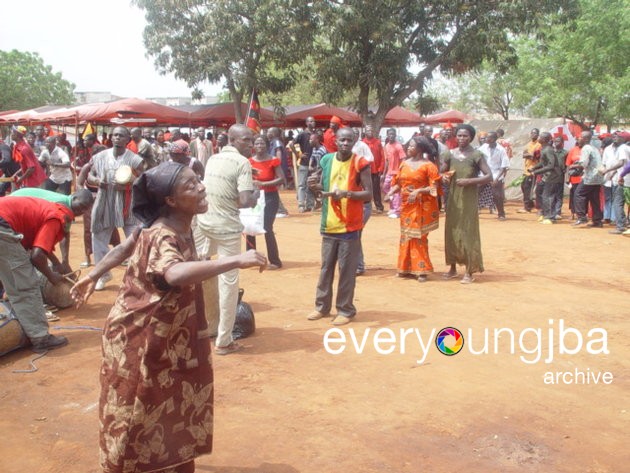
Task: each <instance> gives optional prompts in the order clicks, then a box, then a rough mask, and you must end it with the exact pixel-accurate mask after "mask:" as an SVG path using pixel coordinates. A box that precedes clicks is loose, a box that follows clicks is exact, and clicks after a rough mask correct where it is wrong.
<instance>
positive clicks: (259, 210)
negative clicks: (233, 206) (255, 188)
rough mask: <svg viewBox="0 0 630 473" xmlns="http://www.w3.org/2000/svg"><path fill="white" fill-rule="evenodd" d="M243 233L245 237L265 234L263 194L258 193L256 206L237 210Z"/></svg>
mask: <svg viewBox="0 0 630 473" xmlns="http://www.w3.org/2000/svg"><path fill="white" fill-rule="evenodd" d="M239 212H240V218H241V223H242V224H243V227H244V228H243V233H244V234H245V235H252V236H255V235H262V234H263V233H266V232H265V193H264V192H262V191H261V192H260V197H258V202H256V206H255V207H252V208H249V209H239Z"/></svg>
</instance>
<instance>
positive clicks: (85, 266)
mask: <svg viewBox="0 0 630 473" xmlns="http://www.w3.org/2000/svg"><path fill="white" fill-rule="evenodd" d="M79 266H80V267H81V268H89V267H90V266H92V263H90V262H89V261H83V262H82V263H81V264H80V265H79Z"/></svg>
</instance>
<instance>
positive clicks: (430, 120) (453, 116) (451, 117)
mask: <svg viewBox="0 0 630 473" xmlns="http://www.w3.org/2000/svg"><path fill="white" fill-rule="evenodd" d="M469 120H470V117H469V116H468V115H466V114H465V113H463V112H460V111H459V110H446V111H445V112H440V113H434V114H433V115H427V116H426V117H423V119H422V121H423V122H424V123H427V124H438V123H464V122H467V121H469Z"/></svg>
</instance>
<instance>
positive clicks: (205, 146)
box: [190, 127, 213, 169]
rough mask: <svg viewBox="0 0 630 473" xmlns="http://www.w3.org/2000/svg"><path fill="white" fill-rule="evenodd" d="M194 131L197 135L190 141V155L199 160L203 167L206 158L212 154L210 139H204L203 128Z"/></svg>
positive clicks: (206, 160) (204, 131) (204, 132)
mask: <svg viewBox="0 0 630 473" xmlns="http://www.w3.org/2000/svg"><path fill="white" fill-rule="evenodd" d="M195 133H196V134H197V136H195V139H194V140H192V141H191V142H190V155H191V156H192V157H193V158H197V159H198V160H199V161H201V164H203V166H204V169H205V166H206V163H207V162H208V158H209V157H210V156H212V154H213V151H212V141H210V140H207V139H206V130H205V129H204V128H201V127H200V128H197V129H196V130H195Z"/></svg>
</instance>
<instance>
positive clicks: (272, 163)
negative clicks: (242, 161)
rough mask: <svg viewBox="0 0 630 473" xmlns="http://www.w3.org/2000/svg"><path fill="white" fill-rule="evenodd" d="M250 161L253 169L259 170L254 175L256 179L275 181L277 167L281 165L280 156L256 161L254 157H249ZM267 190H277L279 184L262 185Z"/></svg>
mask: <svg viewBox="0 0 630 473" xmlns="http://www.w3.org/2000/svg"><path fill="white" fill-rule="evenodd" d="M249 162H250V164H251V165H252V168H253V169H257V170H258V174H256V175H255V176H254V179H255V180H257V181H261V182H266V181H273V180H274V179H275V178H276V168H277V167H278V166H280V160H279V159H278V158H271V159H267V160H266V161H256V160H255V159H254V158H249ZM261 189H262V190H264V191H265V192H275V191H277V190H278V187H277V186H269V187H261Z"/></svg>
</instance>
